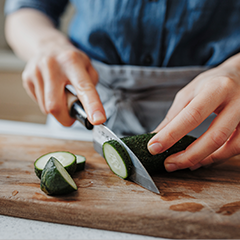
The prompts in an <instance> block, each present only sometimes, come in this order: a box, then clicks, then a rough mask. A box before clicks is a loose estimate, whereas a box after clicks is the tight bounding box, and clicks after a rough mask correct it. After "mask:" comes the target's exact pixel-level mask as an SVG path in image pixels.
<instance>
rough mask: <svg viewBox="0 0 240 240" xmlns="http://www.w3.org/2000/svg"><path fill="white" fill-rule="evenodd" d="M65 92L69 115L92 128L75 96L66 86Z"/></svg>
mask: <svg viewBox="0 0 240 240" xmlns="http://www.w3.org/2000/svg"><path fill="white" fill-rule="evenodd" d="M65 92H66V96H67V105H68V110H69V115H70V116H71V117H72V118H75V119H77V120H78V121H79V122H80V123H81V124H82V125H83V126H85V127H86V128H87V129H89V130H92V129H93V125H92V124H91V123H90V122H89V121H88V119H87V114H86V112H85V111H84V109H83V106H82V104H81V102H80V101H79V99H78V98H77V96H76V95H74V94H73V93H72V92H71V91H70V90H69V89H68V88H66V89H65Z"/></svg>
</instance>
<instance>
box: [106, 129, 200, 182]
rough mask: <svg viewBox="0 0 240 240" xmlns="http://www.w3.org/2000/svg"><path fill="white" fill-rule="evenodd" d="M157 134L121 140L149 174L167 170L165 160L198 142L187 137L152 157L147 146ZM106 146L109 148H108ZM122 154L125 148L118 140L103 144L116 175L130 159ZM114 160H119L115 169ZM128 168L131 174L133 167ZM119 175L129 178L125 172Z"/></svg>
mask: <svg viewBox="0 0 240 240" xmlns="http://www.w3.org/2000/svg"><path fill="white" fill-rule="evenodd" d="M155 134H156V133H148V134H142V135H135V136H130V137H124V138H121V140H122V141H123V142H124V143H125V144H126V145H127V146H128V147H129V148H130V149H131V150H132V151H133V153H134V154H135V155H136V157H137V158H138V159H139V160H140V161H141V163H142V164H143V166H144V167H145V168H146V170H147V171H148V172H149V173H153V172H158V171H161V170H163V169H165V168H164V160H165V159H166V158H167V157H168V156H170V155H171V154H174V153H177V152H180V151H182V150H184V149H186V148H187V147H188V146H189V145H190V144H191V143H192V142H193V141H195V140H196V138H195V137H192V136H189V135H186V136H184V137H183V138H182V139H180V140H179V141H178V142H177V143H175V144H174V145H173V146H172V147H170V148H169V149H167V150H166V151H165V152H163V153H160V154H157V155H152V154H151V153H150V152H149V151H148V149H147V144H148V142H149V140H150V139H151V138H152V137H153V136H154V135H155ZM106 146H108V147H107V148H106ZM122 152H123V147H122V145H120V144H119V143H118V142H117V141H116V140H110V141H107V142H105V143H104V144H103V153H104V158H105V160H106V162H107V163H108V165H109V166H110V168H111V170H112V171H113V172H114V173H116V169H117V168H118V166H122V165H124V164H125V165H126V162H128V161H129V159H130V157H129V155H128V153H127V152H126V151H125V153H126V155H127V156H126V155H122ZM113 159H117V164H116V166H117V167H114V164H111V162H112V161H113ZM121 162H122V163H121ZM128 166H129V168H130V169H129V171H128V172H130V170H131V166H130V165H128ZM122 174H123V175H122ZM117 175H119V176H120V177H122V178H127V174H126V172H124V171H122V172H121V173H119V172H118V173H117ZM123 176H124V177H123Z"/></svg>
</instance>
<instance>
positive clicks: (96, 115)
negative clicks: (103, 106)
mask: <svg viewBox="0 0 240 240" xmlns="http://www.w3.org/2000/svg"><path fill="white" fill-rule="evenodd" d="M104 120H105V116H104V115H103V113H102V112H100V111H97V112H95V113H94V114H93V122H94V123H96V122H102V121H104Z"/></svg>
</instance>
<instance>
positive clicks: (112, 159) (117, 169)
mask: <svg viewBox="0 0 240 240" xmlns="http://www.w3.org/2000/svg"><path fill="white" fill-rule="evenodd" d="M103 155H104V158H105V159H106V161H107V163H108V165H109V167H110V169H111V170H112V171H113V172H114V173H115V174H116V175H118V176H119V177H121V178H123V179H126V178H127V177H128V176H129V175H130V173H131V169H132V161H131V159H130V157H129V155H128V153H127V151H126V149H125V148H123V147H122V146H121V145H120V143H118V142H117V141H115V140H110V141H108V142H105V143H104V144H103Z"/></svg>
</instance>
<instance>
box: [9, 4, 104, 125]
mask: <svg viewBox="0 0 240 240" xmlns="http://www.w3.org/2000/svg"><path fill="white" fill-rule="evenodd" d="M5 30H6V37H7V40H8V43H9V45H10V46H11V47H12V49H13V50H14V52H15V53H16V54H17V55H18V56H20V57H21V58H22V59H24V60H26V61H27V62H28V63H27V65H26V68H25V70H24V72H23V75H22V76H23V86H24V88H25V89H26V91H27V92H28V94H29V95H30V96H31V97H32V98H33V99H34V100H36V101H37V102H38V104H39V106H40V109H41V110H42V112H44V113H46V114H49V113H51V114H52V115H53V116H54V117H55V118H56V119H57V120H58V121H59V122H60V123H62V124H63V125H64V126H70V125H71V124H72V123H73V122H74V119H72V118H71V117H70V116H69V113H68V109H67V100H66V95H65V86H66V85H67V84H72V85H73V87H74V88H75V90H76V92H77V96H78V98H79V100H80V101H81V102H82V104H83V106H84V109H85V111H86V113H87V116H88V119H89V120H90V122H91V123H92V124H100V123H103V122H105V120H106V116H105V111H104V109H103V106H102V103H101V101H100V98H99V95H98V93H97V91H96V89H95V85H96V84H97V82H98V74H97V72H96V70H95V69H94V68H93V66H92V65H91V62H90V60H89V58H88V56H87V55H86V54H84V53H83V52H81V51H80V50H78V49H77V48H75V47H74V46H73V45H72V44H71V42H70V41H69V40H68V39H67V37H66V36H65V35H64V34H63V33H62V32H60V31H59V30H58V29H56V28H55V26H54V25H53V22H52V21H51V19H49V18H48V17H47V16H46V15H45V14H43V13H42V12H39V11H37V10H34V9H30V8H23V9H20V10H18V11H16V12H14V13H12V14H10V15H8V16H7V19H6V26H5Z"/></svg>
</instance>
